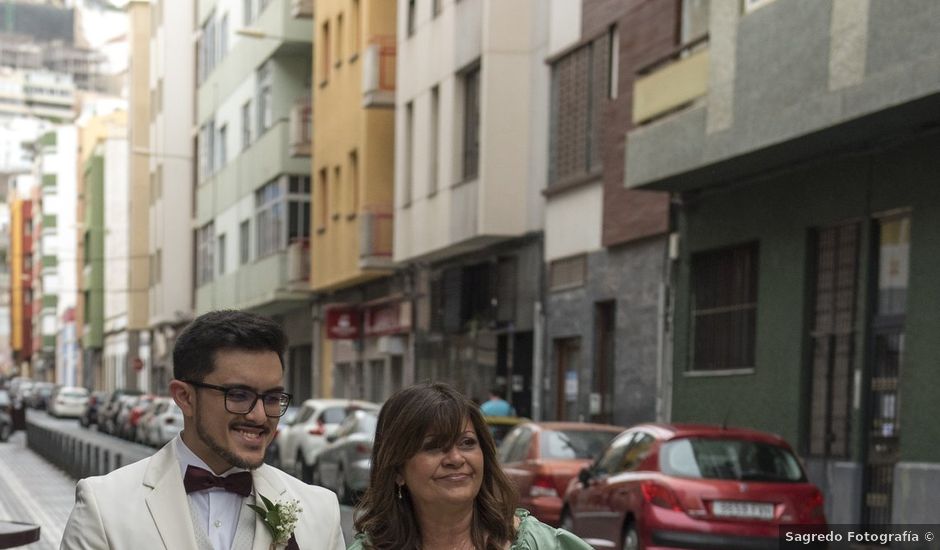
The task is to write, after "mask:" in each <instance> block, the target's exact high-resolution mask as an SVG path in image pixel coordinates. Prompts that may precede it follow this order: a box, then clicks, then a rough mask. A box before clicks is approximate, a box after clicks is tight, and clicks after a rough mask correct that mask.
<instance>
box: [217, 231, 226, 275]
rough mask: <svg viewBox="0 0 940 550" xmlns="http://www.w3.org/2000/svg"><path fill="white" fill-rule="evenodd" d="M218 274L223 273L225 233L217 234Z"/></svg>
mask: <svg viewBox="0 0 940 550" xmlns="http://www.w3.org/2000/svg"><path fill="white" fill-rule="evenodd" d="M218 247H219V254H218V256H219V275H220V276H221V275H225V233H222V234H221V235H219V242H218Z"/></svg>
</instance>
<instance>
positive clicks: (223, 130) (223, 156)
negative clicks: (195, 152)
mask: <svg viewBox="0 0 940 550" xmlns="http://www.w3.org/2000/svg"><path fill="white" fill-rule="evenodd" d="M227 143H228V124H223V125H222V126H221V127H220V128H219V141H218V148H219V152H218V155H217V157H218V164H217V166H216V169H221V168H222V167H223V166H225V163H226V162H228V154H227V151H226V144H227Z"/></svg>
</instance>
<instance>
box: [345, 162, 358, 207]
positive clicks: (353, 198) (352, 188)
mask: <svg viewBox="0 0 940 550" xmlns="http://www.w3.org/2000/svg"><path fill="white" fill-rule="evenodd" d="M348 191H349V193H348V194H347V197H348V199H347V201H346V214H347V215H348V216H354V215H355V214H356V212H358V211H359V210H358V209H359V153H358V152H357V151H355V150H353V151H350V152H349V188H348Z"/></svg>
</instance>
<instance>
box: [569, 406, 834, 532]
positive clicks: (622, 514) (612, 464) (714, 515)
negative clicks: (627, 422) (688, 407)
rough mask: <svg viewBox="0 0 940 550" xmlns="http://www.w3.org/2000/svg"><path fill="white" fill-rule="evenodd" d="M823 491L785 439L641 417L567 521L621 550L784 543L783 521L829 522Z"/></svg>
mask: <svg viewBox="0 0 940 550" xmlns="http://www.w3.org/2000/svg"><path fill="white" fill-rule="evenodd" d="M825 523H826V518H825V515H824V513H823V496H822V493H821V492H820V491H819V489H818V488H816V486H815V485H813V484H812V483H810V482H809V481H807V479H806V474H805V473H804V471H803V467H802V465H801V464H800V461H799V460H798V459H797V457H796V455H795V454H794V453H793V450H792V449H791V448H790V446H789V445H788V444H787V443H786V441H784V440H783V439H782V438H780V437H778V436H776V435H772V434H767V433H763V432H758V431H753V430H744V429H725V428H720V427H714V426H700V425H682V424H676V425H662V424H641V425H639V426H635V427H633V428H630V429H629V430H627V431H625V432H623V433H622V434H620V435H619V436H617V437H616V438H615V439H614V440H613V441H612V442H611V443H610V445H608V447H607V448H606V449H605V450H604V451H603V453H602V454H601V456H600V457H599V458H598V459H597V460H596V461H595V462H594V464H592V465H591V466H590V467H588V468H585V469H584V470H582V471H581V473H580V474H579V475H578V478H577V479H574V480H572V482H571V483H570V484H569V486H568V490H567V492H566V494H565V508H564V511H563V517H562V525H563V526H564V527H566V528H568V529H569V530H571V531H573V532H574V533H576V534H578V535H580V536H581V537H582V538H584V539H585V540H587V542H589V543H590V544H592V545H594V546H596V547H600V548H614V549H616V550H633V549H637V548H643V549H646V550H654V549H655V550H667V549H676V548H721V549H728V550H733V549H737V548H742V549H743V548H748V549H762V548H767V549H771V548H774V549H775V548H777V547H778V527H779V526H781V525H795V524H801V525H807V524H810V525H825Z"/></svg>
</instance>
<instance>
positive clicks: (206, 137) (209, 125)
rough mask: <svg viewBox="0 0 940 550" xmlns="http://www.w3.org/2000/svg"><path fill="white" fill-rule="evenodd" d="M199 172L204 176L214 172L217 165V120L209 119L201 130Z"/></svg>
mask: <svg viewBox="0 0 940 550" xmlns="http://www.w3.org/2000/svg"><path fill="white" fill-rule="evenodd" d="M199 141H200V143H199V173H200V175H201V176H202V177H203V178H207V177H209V176H211V175H212V174H213V172H214V171H215V166H216V154H217V153H218V152H217V151H216V145H215V141H216V136H215V121H214V120H209V121H208V122H206V123H205V124H203V125H202V128H201V129H200V132H199Z"/></svg>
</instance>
